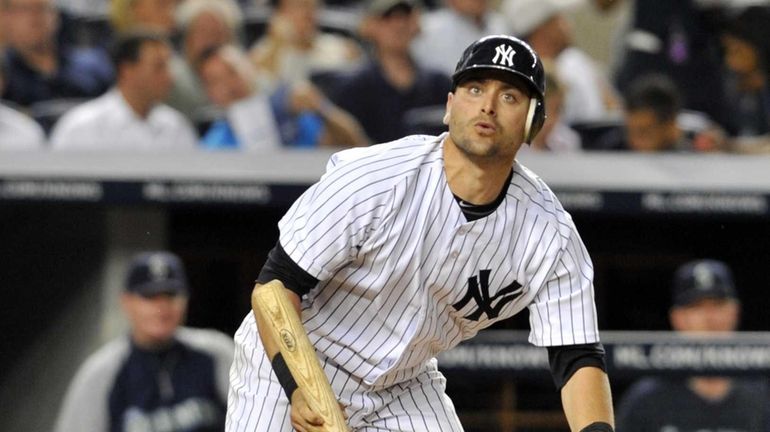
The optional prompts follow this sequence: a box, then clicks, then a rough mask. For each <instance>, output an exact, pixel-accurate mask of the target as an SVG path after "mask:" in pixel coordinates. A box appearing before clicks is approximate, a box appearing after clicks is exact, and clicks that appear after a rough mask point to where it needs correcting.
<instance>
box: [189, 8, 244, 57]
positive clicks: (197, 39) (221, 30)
mask: <svg viewBox="0 0 770 432" xmlns="http://www.w3.org/2000/svg"><path fill="white" fill-rule="evenodd" d="M232 40H233V33H232V32H231V31H230V28H229V27H228V26H227V24H226V23H225V21H224V20H223V19H222V18H221V17H220V16H219V15H218V14H216V13H214V12H203V13H201V14H200V15H198V16H197V17H195V18H194V19H193V20H192V22H190V24H189V26H188V27H187V30H186V32H185V38H184V45H185V56H186V57H187V59H188V60H189V61H190V62H191V63H195V62H196V61H197V59H198V58H199V57H200V55H201V54H202V53H203V51H205V50H206V49H207V48H209V47H213V46H218V45H224V44H226V43H229V42H231V41H232Z"/></svg>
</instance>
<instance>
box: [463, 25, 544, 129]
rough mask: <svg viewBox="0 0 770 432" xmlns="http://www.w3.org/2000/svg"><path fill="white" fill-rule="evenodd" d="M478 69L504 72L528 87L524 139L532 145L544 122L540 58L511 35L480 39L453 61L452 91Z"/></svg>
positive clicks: (542, 72) (542, 77)
mask: <svg viewBox="0 0 770 432" xmlns="http://www.w3.org/2000/svg"><path fill="white" fill-rule="evenodd" d="M481 70H498V71H503V72H508V73H510V74H512V76H513V77H514V78H515V79H518V80H519V81H521V82H523V83H524V84H525V85H526V86H527V88H529V90H530V94H531V98H532V99H531V102H530V105H529V113H528V115H527V122H526V126H525V130H524V137H525V141H527V142H532V139H533V138H534V137H535V135H537V133H538V132H540V129H541V128H542V127H543V122H544V121H545V70H544V69H543V62H542V61H540V57H538V55H537V53H535V51H534V50H533V49H532V48H531V47H530V46H529V45H528V44H527V43H526V42H524V41H522V40H520V39H517V38H515V37H513V36H507V35H493V36H486V37H483V38H481V39H479V40H477V41H476V42H474V43H472V44H471V45H470V46H469V47H468V48H466V49H465V51H464V52H463V55H462V57H460V61H458V62H457V66H456V67H455V72H454V74H452V89H453V90H454V88H456V87H457V86H458V85H459V84H460V83H461V82H462V81H463V80H464V79H465V78H466V77H467V76H468V75H469V74H470V73H472V72H476V71H481Z"/></svg>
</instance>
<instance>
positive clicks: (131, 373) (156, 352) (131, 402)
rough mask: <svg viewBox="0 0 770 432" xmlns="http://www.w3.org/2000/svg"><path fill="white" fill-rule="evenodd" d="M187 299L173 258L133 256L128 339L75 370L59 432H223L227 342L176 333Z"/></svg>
mask: <svg viewBox="0 0 770 432" xmlns="http://www.w3.org/2000/svg"><path fill="white" fill-rule="evenodd" d="M188 297H189V288H188V286H187V279H186V276H185V271H184V268H183V267H182V262H181V261H180V260H179V258H178V257H177V256H175V255H173V254H171V253H168V252H150V253H143V254H139V255H137V256H136V257H134V259H133V260H132V262H131V264H130V267H129V269H128V274H127V277H126V283H125V292H124V293H123V294H122V296H121V299H120V304H121V306H122V309H123V312H124V313H125V315H126V318H128V321H129V325H130V334H129V335H128V336H126V337H121V338H118V339H116V340H114V341H112V342H110V343H108V344H107V345H105V346H104V347H102V348H101V349H99V350H98V351H97V352H96V353H94V354H92V355H91V356H90V357H89V358H88V359H87V360H86V361H85V363H84V364H83V365H82V366H81V368H80V370H79V371H78V372H77V374H76V375H75V377H74V379H73V380H72V382H71V384H70V387H69V390H68V392H67V395H66V397H65V399H64V402H63V404H62V407H61V411H60V412H59V418H58V420H57V423H56V428H55V430H56V431H57V432H72V431H139V430H142V431H159V430H163V431H168V432H183V431H184V432H215V431H221V430H223V428H224V420H225V406H226V401H227V386H228V378H227V376H228V370H229V368H230V363H231V362H232V359H233V342H232V339H231V338H230V337H228V336H226V335H224V334H222V333H219V332H217V331H214V330H204V329H191V328H184V327H180V326H181V324H182V321H183V320H184V316H185V313H186V311H187V302H188Z"/></svg>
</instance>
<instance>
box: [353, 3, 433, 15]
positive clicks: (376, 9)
mask: <svg viewBox="0 0 770 432" xmlns="http://www.w3.org/2000/svg"><path fill="white" fill-rule="evenodd" d="M398 6H405V7H407V8H411V9H416V8H419V7H420V0H369V2H368V3H367V4H366V13H367V15H374V16H383V15H385V14H387V13H388V12H390V11H391V10H393V9H395V8H396V7H398Z"/></svg>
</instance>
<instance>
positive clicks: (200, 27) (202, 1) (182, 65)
mask: <svg viewBox="0 0 770 432" xmlns="http://www.w3.org/2000/svg"><path fill="white" fill-rule="evenodd" d="M176 17H177V27H178V28H179V31H180V32H181V36H182V43H181V45H182V46H181V55H174V56H173V58H172V59H171V75H172V76H173V78H174V86H173V87H172V89H171V94H170V95H169V97H168V99H167V100H166V103H167V104H168V105H169V106H171V107H172V108H175V109H177V110H179V111H181V112H182V113H183V114H185V115H186V116H187V117H188V118H189V119H191V120H193V121H195V120H196V119H197V118H198V117H199V115H198V114H199V113H200V109H201V107H204V106H206V105H207V104H208V99H207V98H206V92H205V91H204V90H203V85H202V84H201V81H200V79H199V78H198V75H197V73H196V72H195V69H196V63H197V62H198V60H199V59H200V56H201V54H202V53H203V52H204V51H205V50H206V49H207V48H211V47H216V46H220V45H224V44H236V45H237V44H238V40H239V37H240V33H241V27H242V23H243V15H242V12H241V9H240V7H239V6H238V4H237V3H236V2H235V1H234V0H185V1H184V2H182V4H181V5H180V6H179V8H178V9H177V14H176Z"/></svg>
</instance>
